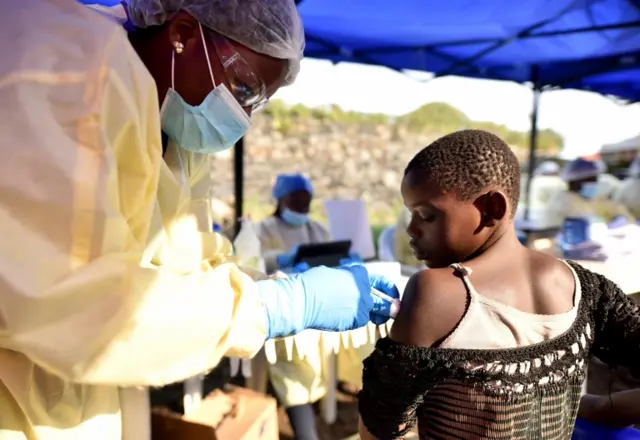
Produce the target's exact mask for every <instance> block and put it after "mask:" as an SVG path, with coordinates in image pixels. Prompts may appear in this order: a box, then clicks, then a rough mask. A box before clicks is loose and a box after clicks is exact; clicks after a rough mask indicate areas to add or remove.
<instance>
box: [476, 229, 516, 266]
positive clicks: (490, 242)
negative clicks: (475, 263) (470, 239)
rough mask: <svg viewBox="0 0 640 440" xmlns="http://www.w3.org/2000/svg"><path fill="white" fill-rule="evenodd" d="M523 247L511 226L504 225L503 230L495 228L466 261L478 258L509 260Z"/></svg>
mask: <svg viewBox="0 0 640 440" xmlns="http://www.w3.org/2000/svg"><path fill="white" fill-rule="evenodd" d="M522 249H523V246H522V243H520V240H519V239H518V234H516V230H515V228H514V226H513V224H512V223H511V224H509V225H505V227H503V228H496V231H495V232H494V233H493V234H491V236H490V237H489V238H488V239H487V241H486V242H485V243H484V244H483V245H482V246H481V247H480V248H479V249H478V250H477V251H476V252H475V253H474V254H473V255H471V256H470V257H469V258H467V261H469V260H473V259H476V258H478V257H481V256H482V257H483V259H484V257H486V258H491V259H496V258H500V257H507V258H511V257H513V256H514V253H516V252H519V251H522Z"/></svg>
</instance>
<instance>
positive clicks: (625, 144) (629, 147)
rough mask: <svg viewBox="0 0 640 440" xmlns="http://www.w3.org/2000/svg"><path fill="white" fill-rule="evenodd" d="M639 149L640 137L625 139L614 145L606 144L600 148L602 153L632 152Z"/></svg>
mask: <svg viewBox="0 0 640 440" xmlns="http://www.w3.org/2000/svg"><path fill="white" fill-rule="evenodd" d="M638 149H640V135H638V136H634V137H632V138H629V139H625V140H623V141H621V142H618V143H615V144H607V145H604V146H603V147H602V150H601V152H602V153H617V152H619V151H633V150H638Z"/></svg>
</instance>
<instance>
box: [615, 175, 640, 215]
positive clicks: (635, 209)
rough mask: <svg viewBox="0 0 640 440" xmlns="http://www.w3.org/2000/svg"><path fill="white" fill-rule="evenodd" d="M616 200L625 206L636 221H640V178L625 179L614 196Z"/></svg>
mask: <svg viewBox="0 0 640 440" xmlns="http://www.w3.org/2000/svg"><path fill="white" fill-rule="evenodd" d="M614 200H615V201H616V202H617V203H619V204H621V205H622V206H625V207H626V208H627V209H628V210H629V211H630V212H631V214H632V215H633V216H634V217H635V218H636V219H640V177H629V178H627V179H625V180H624V181H623V182H622V185H621V186H620V188H618V190H617V192H616V194H615V195H614Z"/></svg>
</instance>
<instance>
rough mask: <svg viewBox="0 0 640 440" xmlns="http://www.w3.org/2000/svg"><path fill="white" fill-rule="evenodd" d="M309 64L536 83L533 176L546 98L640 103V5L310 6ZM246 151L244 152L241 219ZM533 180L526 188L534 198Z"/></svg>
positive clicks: (404, 0)
mask: <svg viewBox="0 0 640 440" xmlns="http://www.w3.org/2000/svg"><path fill="white" fill-rule="evenodd" d="M297 3H298V4H299V9H300V13H301V15H302V18H303V20H304V24H305V32H306V38H307V46H306V49H305V56H307V57H309V58H318V59H326V60H330V61H332V62H335V63H338V62H344V61H347V62H355V63H362V64H372V65H379V66H385V67H388V68H390V69H393V70H396V71H399V72H402V71H404V70H422V71H429V72H432V73H434V75H435V77H436V78H437V77H441V76H447V75H458V76H465V77H472V78H486V79H499V80H508V81H515V82H519V83H529V84H530V85H531V87H532V89H533V91H534V100H533V111H532V115H531V139H530V147H531V148H530V156H529V167H530V169H529V175H530V176H531V175H533V172H532V171H533V170H532V167H533V166H534V163H535V146H536V135H537V117H538V103H539V99H540V93H541V92H542V91H544V90H549V89H554V88H559V87H562V88H576V89H583V90H590V91H594V92H598V93H602V94H606V95H615V96H617V97H619V98H622V99H626V100H628V101H630V102H635V101H638V100H640V0H554V1H553V2H551V1H548V0H527V1H523V2H514V1H512V0H448V1H447V2H436V1H434V0H431V1H425V0H399V1H396V2H389V1H388V0H349V1H344V0H304V1H297ZM242 157H243V143H242V142H240V143H239V145H237V147H236V153H235V160H234V168H235V173H236V182H235V189H236V212H237V213H238V216H240V215H242V203H243V197H242V193H243V185H242V183H243V166H242V165H243V164H242ZM529 190H530V181H529V184H528V185H527V195H528V194H529Z"/></svg>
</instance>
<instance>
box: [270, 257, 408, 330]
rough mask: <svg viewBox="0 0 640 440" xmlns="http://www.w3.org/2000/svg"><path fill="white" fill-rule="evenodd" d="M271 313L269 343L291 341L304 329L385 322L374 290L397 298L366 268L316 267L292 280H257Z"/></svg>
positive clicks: (391, 287)
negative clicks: (284, 338) (373, 288)
mask: <svg viewBox="0 0 640 440" xmlns="http://www.w3.org/2000/svg"><path fill="white" fill-rule="evenodd" d="M257 285H258V292H259V293H260V296H261V297H262V300H263V301H264V305H265V310H266V313H267V324H268V331H267V337H268V338H277V337H284V336H290V335H293V334H296V333H300V332H301V331H303V330H305V329H315V330H324V331H337V332H340V331H346V330H352V329H356V328H360V327H363V326H365V325H366V324H367V322H369V320H370V319H372V318H374V319H376V320H377V321H378V322H380V321H382V322H384V321H386V320H387V319H388V317H385V316H384V314H385V309H386V308H385V306H384V304H382V303H381V302H380V301H378V299H377V298H376V299H375V301H374V297H373V296H372V295H371V288H372V287H375V288H377V289H378V290H380V291H382V292H384V293H386V294H387V295H389V296H391V297H394V298H397V297H398V296H399V295H398V290H397V289H396V288H395V286H394V285H393V283H391V282H390V281H388V280H386V279H385V278H383V277H380V276H370V275H369V274H368V272H367V269H365V267H364V266H361V265H349V266H344V267H340V268H336V269H332V268H328V267H316V268H313V269H310V270H308V271H307V272H304V273H302V274H299V275H295V276H293V277H290V278H281V279H275V280H264V281H259V282H258V283H257Z"/></svg>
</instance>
